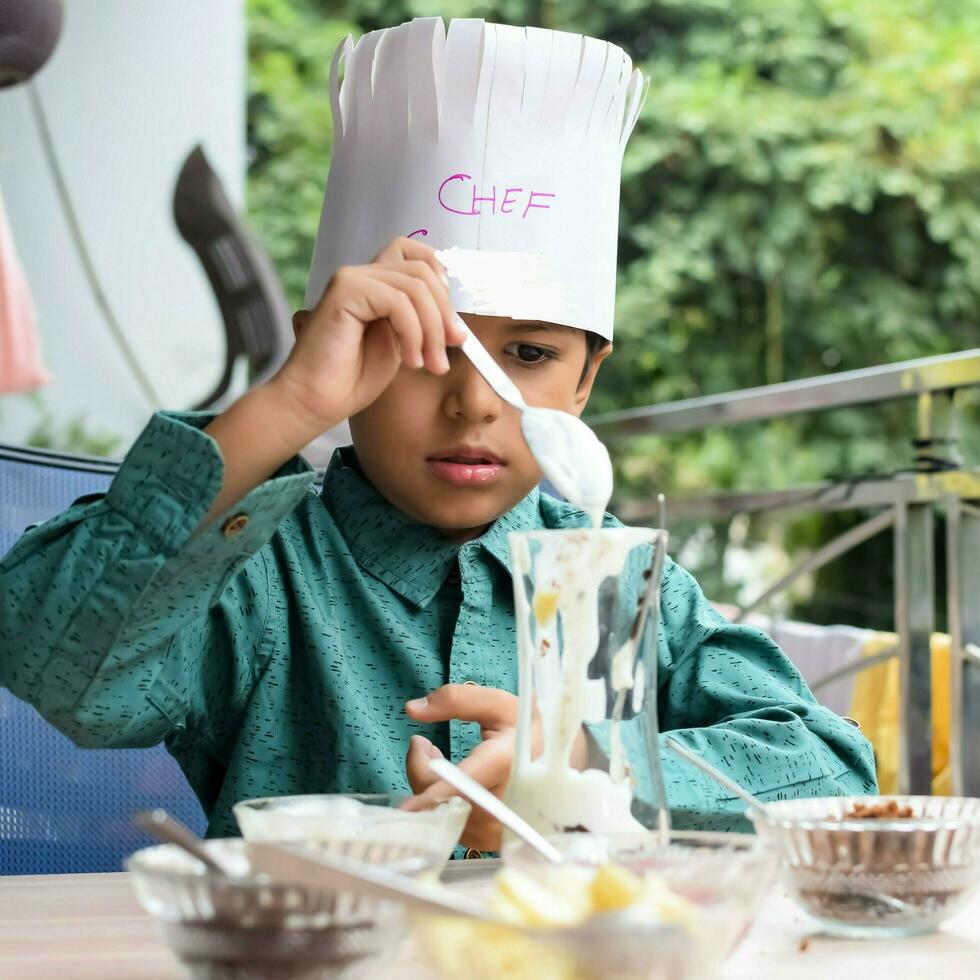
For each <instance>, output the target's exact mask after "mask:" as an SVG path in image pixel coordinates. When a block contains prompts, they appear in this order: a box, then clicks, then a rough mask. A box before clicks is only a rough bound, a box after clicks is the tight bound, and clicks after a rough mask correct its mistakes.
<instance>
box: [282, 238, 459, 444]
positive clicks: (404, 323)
mask: <svg viewBox="0 0 980 980" xmlns="http://www.w3.org/2000/svg"><path fill="white" fill-rule="evenodd" d="M451 317H452V309H451V306H450V303H449V290H448V287H447V285H446V279H445V271H444V270H443V268H442V266H441V264H440V263H439V260H438V259H437V258H436V257H435V253H434V251H433V250H432V249H431V248H429V246H428V245H425V244H423V243H422V242H417V241H413V240H412V239H408V238H397V239H395V240H394V241H393V242H391V243H390V244H389V245H387V246H386V247H385V248H384V249H383V250H382V251H381V252H380V253H379V254H378V255H377V256H376V257H375V259H374V261H373V262H371V263H370V264H369V265H362V266H345V267H343V268H341V269H338V270H337V272H336V273H335V274H334V276H333V278H332V279H331V280H330V282H329V283H328V285H327V288H326V290H325V291H324V294H323V297H322V298H321V299H320V302H319V303H317V305H316V308H315V309H314V310H312V312H310V313H309V314H304V313H300V314H297V315H296V317H295V318H294V324H295V325H296V329H297V340H296V345H295V347H294V348H293V350H292V352H291V353H290V356H289V358H288V360H287V361H286V363H285V364H284V365H283V367H282V369H281V370H280V371H279V373H278V374H277V375H276V377H275V378H274V379H273V381H272V382H271V384H273V385H274V386H276V387H277V388H278V389H279V391H280V393H281V394H282V395H283V396H284V397H285V399H286V404H288V405H289V406H290V408H291V410H292V412H293V413H294V414H295V416H296V421H297V422H299V423H301V424H302V425H303V426H304V427H305V428H307V429H308V430H309V432H310V433H312V434H311V438H313V436H315V435H318V434H319V433H321V432H323V431H324V430H325V429H328V428H330V427H331V426H333V425H335V424H337V423H338V422H340V421H342V420H343V419H345V418H348V417H350V416H351V415H355V414H356V413H357V412H359V411H361V410H362V409H364V408H366V407H367V406H368V405H370V404H371V403H372V402H373V401H374V400H375V399H376V398H377V397H378V395H380V394H381V392H382V391H384V389H385V388H386V387H387V386H388V384H389V383H390V382H391V380H392V378H394V376H395V373H396V372H397V371H398V369H399V367H400V366H401V365H402V364H405V365H406V366H407V367H410V368H422V367H424V368H426V369H427V370H429V371H432V372H433V373H435V374H443V373H445V372H446V371H448V370H449V360H448V358H447V356H446V347H447V345H448V346H453V345H456V344H460V343H462V341H463V339H464V335H463V333H462V331H461V330H459V328H458V327H456V326H454V324H453V321H452V319H451Z"/></svg>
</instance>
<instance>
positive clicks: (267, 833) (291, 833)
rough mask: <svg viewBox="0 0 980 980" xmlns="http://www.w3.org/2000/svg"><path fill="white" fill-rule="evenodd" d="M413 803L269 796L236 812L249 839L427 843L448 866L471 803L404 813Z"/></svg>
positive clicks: (391, 798) (387, 796) (448, 802)
mask: <svg viewBox="0 0 980 980" xmlns="http://www.w3.org/2000/svg"><path fill="white" fill-rule="evenodd" d="M407 799H409V797H408V796H405V795H399V794H394V793H322V794H310V795H305V796H267V797H263V798H260V799H255V800H243V801H242V802H240V803H236V804H235V805H234V806H233V807H232V810H233V811H234V814H235V819H236V820H237V821H238V826H239V828H240V829H241V832H242V836H243V837H244V838H245V839H246V840H255V841H272V842H275V841H303V842H305V843H310V844H312V843H314V842H327V843H329V842H331V841H332V840H335V839H336V838H338V837H342V838H344V839H352V838H358V839H359V838H361V837H365V838H370V839H371V840H385V841H391V842H394V843H405V844H413V845H419V844H420V843H421V842H424V843H425V845H426V846H427V847H429V848H431V849H432V851H433V852H434V853H435V854H437V855H439V856H441V858H442V863H443V864H444V863H445V862H446V861H448V860H449V857H450V855H451V854H452V852H453V848H454V847H455V846H456V845H457V844H458V843H459V838H460V835H461V834H462V833H463V828H464V827H465V826H466V821H467V819H468V818H469V815H470V804H469V803H468V802H467V801H466V800H464V799H461V798H460V797H458V796H451V797H447V798H446V799H445V800H438V801H436V802H435V803H434V804H433V805H432V806H431V807H430V808H429V809H427V810H403V809H401V805H402V803H404V802H405V801H406V800H407ZM348 801H349V803H350V805H351V806H353V807H354V809H353V812H352V813H351V814H346V813H344V812H343V811H342V809H341V808H343V807H344V806H345V804H346V803H348ZM356 804H362V806H360V807H357V806H356Z"/></svg>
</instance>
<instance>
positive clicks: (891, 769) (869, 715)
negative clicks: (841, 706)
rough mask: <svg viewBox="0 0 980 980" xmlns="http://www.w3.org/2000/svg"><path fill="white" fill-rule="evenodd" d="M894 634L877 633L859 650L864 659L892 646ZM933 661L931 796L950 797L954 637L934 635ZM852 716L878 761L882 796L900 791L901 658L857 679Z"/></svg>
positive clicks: (894, 639)
mask: <svg viewBox="0 0 980 980" xmlns="http://www.w3.org/2000/svg"><path fill="white" fill-rule="evenodd" d="M897 642H898V637H897V636H895V634H894V633H875V635H874V636H873V637H872V638H871V639H870V640H868V642H867V643H866V644H865V645H864V647H863V648H862V650H861V656H862V657H873V656H874V655H875V654H877V653H883V652H884V651H885V650H887V649H889V648H891V647H894V646H895V644H896V643H897ZM930 653H931V657H932V792H933V794H934V795H936V796H950V795H951V794H952V792H953V786H952V778H951V774H950V770H949V727H950V697H949V694H950V691H949V670H950V639H949V637H948V636H947V635H946V634H944V633H934V634H933V636H932V640H931V643H930ZM850 715H851V717H852V718H854V719H855V721H858V722H860V724H861V730H862V731H863V732H864V734H865V735H866V736H867V738H868V739H869V740H870V741H871V744H872V745H873V746H874V750H875V757H876V759H877V763H878V787H879V789H880V791H881V792H882V793H897V792H898V658H897V657H895V658H893V659H892V660H888V661H886V662H885V663H882V664H878V665H877V666H875V667H869V668H868V669H867V670H863V671H861V672H860V673H859V674H858V675H857V679H856V681H855V684H854V696H853V698H852V700H851V710H850Z"/></svg>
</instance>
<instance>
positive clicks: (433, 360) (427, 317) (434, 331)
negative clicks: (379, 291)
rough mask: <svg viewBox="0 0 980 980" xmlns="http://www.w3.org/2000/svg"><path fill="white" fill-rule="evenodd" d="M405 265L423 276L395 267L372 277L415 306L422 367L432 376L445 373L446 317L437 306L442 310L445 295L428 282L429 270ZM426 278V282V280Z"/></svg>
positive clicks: (435, 285)
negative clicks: (413, 268) (384, 283)
mask: <svg viewBox="0 0 980 980" xmlns="http://www.w3.org/2000/svg"><path fill="white" fill-rule="evenodd" d="M405 266H415V267H417V269H419V270H425V274H424V275H423V274H421V272H420V274H419V275H412V274H410V273H407V272H402V271H401V267H399V266H386V267H384V268H380V269H378V270H377V271H376V273H375V275H377V277H378V278H379V279H381V280H382V281H384V282H387V283H388V284H389V285H390V286H392V287H393V288H395V289H400V290H401V291H402V292H403V293H404V294H405V295H406V296H407V297H408V298H409V300H410V301H411V303H412V306H414V307H415V313H416V315H417V316H418V319H419V325H420V326H421V328H422V357H423V359H424V362H425V367H426V368H428V370H430V371H432V372H434V373H435V374H445V373H446V371H448V370H449V359H448V358H447V357H446V314H444V312H443V309H442V308H441V307H440V302H441V303H442V307H445V304H446V300H447V298H448V297H447V294H445V290H442V287H441V286H440V285H439V284H438V283H436V282H434V281H429V280H430V279H431V277H432V272H431V270H429V269H428V267H427V266H424V265H422V264H421V263H405ZM426 275H427V276H428V277H429V279H427V278H426ZM433 289H439V290H440V291H441V292H442V294H443V295H442V297H441V298H437V294H434V293H433Z"/></svg>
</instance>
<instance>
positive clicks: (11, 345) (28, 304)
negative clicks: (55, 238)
mask: <svg viewBox="0 0 980 980" xmlns="http://www.w3.org/2000/svg"><path fill="white" fill-rule="evenodd" d="M50 380H51V377H50V375H49V374H48V372H47V371H46V370H45V369H44V364H43V363H42V362H41V348H40V346H39V344H38V337H37V322H36V317H35V315H34V303H33V301H32V300H31V293H30V289H29V288H28V286H27V277H26V276H25V275H24V270H23V269H22V268H21V265H20V262H19V261H18V259H17V253H16V252H15V251H14V236H13V235H12V234H11V232H10V226H9V225H8V224H7V212H6V210H5V209H4V206H3V197H2V195H0V395H13V394H16V393H18V392H23V391H28V390H30V389H31V388H36V387H37V386H38V385H43V384H47V383H48V382H49V381H50Z"/></svg>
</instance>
